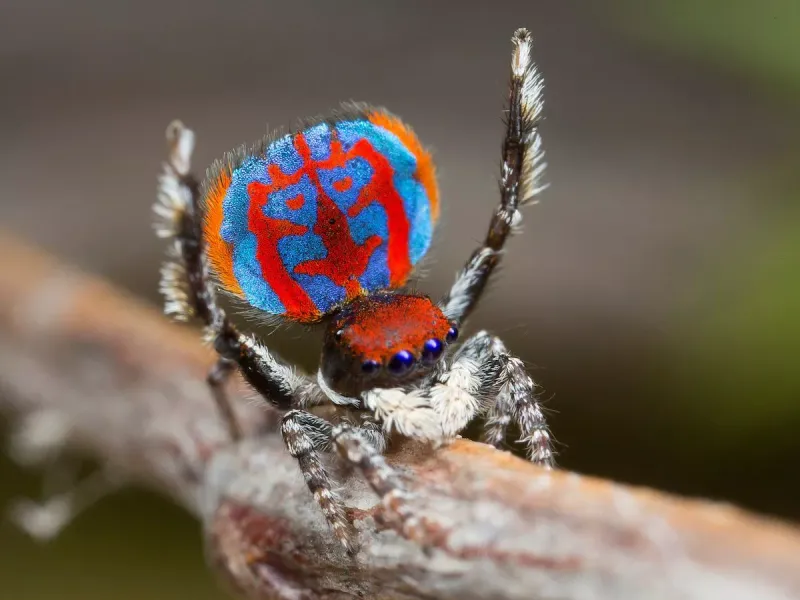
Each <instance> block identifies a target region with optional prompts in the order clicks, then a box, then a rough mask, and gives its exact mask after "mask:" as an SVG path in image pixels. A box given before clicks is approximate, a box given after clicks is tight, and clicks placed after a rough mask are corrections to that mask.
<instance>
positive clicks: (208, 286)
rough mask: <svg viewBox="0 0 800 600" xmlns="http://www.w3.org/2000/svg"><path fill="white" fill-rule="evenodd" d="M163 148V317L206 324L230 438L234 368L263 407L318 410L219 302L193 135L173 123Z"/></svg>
mask: <svg viewBox="0 0 800 600" xmlns="http://www.w3.org/2000/svg"><path fill="white" fill-rule="evenodd" d="M167 144H168V156H167V162H166V164H165V165H164V171H163V173H162V175H161V177H160V178H159V182H158V185H159V187H158V202H157V203H156V204H155V206H154V211H155V213H156V215H157V216H158V217H159V221H158V223H157V228H156V231H157V233H158V235H159V236H160V237H163V238H166V239H169V240H170V241H171V242H172V245H171V246H170V248H169V255H168V260H167V262H166V263H165V265H164V267H163V268H162V271H161V274H162V277H161V292H162V294H163V295H164V297H165V304H164V306H165V312H166V313H167V314H169V315H171V316H172V317H173V318H175V319H176V320H181V321H188V320H190V319H192V318H198V319H199V320H201V321H202V322H203V323H204V325H205V328H206V339H207V340H208V341H209V342H211V343H212V344H213V347H214V349H215V350H216V351H217V353H218V354H219V356H220V359H219V361H218V362H217V363H216V365H214V366H213V367H212V369H211V371H210V372H209V375H208V383H209V385H210V386H211V389H212V392H213V395H214V399H215V401H216V402H217V405H218V406H219V409H220V413H221V415H222V417H223V418H224V420H225V421H226V423H227V425H228V429H229V431H230V434H231V437H232V438H233V439H237V438H238V437H240V436H241V431H242V428H241V425H240V424H239V423H238V422H237V419H236V412H235V410H234V408H233V407H232V406H231V403H230V400H229V398H228V396H227V394H226V392H225V387H224V386H225V383H226V380H227V379H228V377H229V375H230V374H231V373H232V372H233V370H234V369H233V368H232V367H233V366H234V365H235V366H238V368H239V369H240V371H241V373H242V375H243V376H244V378H245V379H246V380H247V381H248V382H249V383H250V385H252V386H253V388H255V390H256V391H257V392H259V394H260V395H261V396H262V397H263V398H264V399H265V400H266V401H268V402H270V403H271V404H273V405H274V406H276V407H277V408H279V409H281V410H289V409H291V408H302V407H306V406H309V405H313V404H316V403H318V402H319V401H320V400H321V398H322V392H321V391H320V390H319V388H318V387H317V385H316V383H314V382H313V381H311V380H310V379H308V378H306V377H304V376H302V375H299V374H297V373H296V371H295V369H294V368H292V367H290V366H289V365H287V364H285V363H284V362H283V361H281V360H280V359H279V358H278V357H276V356H275V355H274V354H272V353H271V352H270V351H269V350H268V349H267V348H266V347H265V346H264V345H263V344H260V343H259V342H257V341H256V340H255V338H253V337H252V336H249V335H245V334H243V333H240V332H239V331H238V330H237V329H236V328H235V327H234V325H233V324H232V323H231V322H230V321H229V320H228V317H227V315H226V314H225V311H224V309H223V308H222V307H221V306H220V304H219V303H218V301H217V293H216V286H215V283H214V279H213V276H212V273H211V269H210V266H209V264H208V260H207V258H206V255H205V252H204V242H203V234H202V213H201V207H200V192H199V185H198V183H197V179H196V178H195V177H194V175H192V173H191V155H192V150H193V148H194V134H193V133H192V131H191V130H190V129H187V128H186V127H184V125H183V124H182V123H180V122H178V121H175V122H173V123H171V124H170V126H169V127H168V128H167Z"/></svg>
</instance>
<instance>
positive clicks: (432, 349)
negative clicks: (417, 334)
mask: <svg viewBox="0 0 800 600" xmlns="http://www.w3.org/2000/svg"><path fill="white" fill-rule="evenodd" d="M443 350H444V344H443V343H442V340H440V339H437V338H431V339H429V340H428V341H427V342H425V346H423V348H422V361H423V362H426V363H428V364H431V363H434V362H436V360H437V359H438V358H439V357H440V356H441V355H442V351H443Z"/></svg>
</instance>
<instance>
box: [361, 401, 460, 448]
mask: <svg viewBox="0 0 800 600" xmlns="http://www.w3.org/2000/svg"><path fill="white" fill-rule="evenodd" d="M363 399H364V405H365V406H366V408H367V409H369V410H371V411H372V412H373V413H374V414H375V418H377V419H378V420H379V421H381V422H382V423H383V428H384V430H385V431H387V432H391V431H397V432H399V433H400V434H401V435H404V436H406V437H412V438H422V439H426V440H431V441H433V442H436V443H439V442H441V441H442V440H443V438H444V437H445V436H444V433H443V431H442V424H441V421H440V417H439V415H438V413H437V412H436V411H435V410H434V408H433V407H432V406H431V404H430V402H429V401H428V399H427V398H425V397H424V396H423V395H422V394H421V392H420V391H419V390H411V391H408V392H407V391H405V390H403V389H401V388H391V389H374V390H369V391H367V392H365V393H364V394H363Z"/></svg>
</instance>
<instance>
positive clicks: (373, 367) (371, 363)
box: [361, 359, 381, 375]
mask: <svg viewBox="0 0 800 600" xmlns="http://www.w3.org/2000/svg"><path fill="white" fill-rule="evenodd" d="M380 368H381V363H379V362H378V361H377V360H372V359H370V360H365V361H364V362H363V363H361V370H362V371H363V372H364V374H366V375H372V374H373V373H377V372H378V369H380Z"/></svg>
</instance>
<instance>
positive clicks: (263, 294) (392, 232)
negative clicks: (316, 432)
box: [204, 105, 439, 323]
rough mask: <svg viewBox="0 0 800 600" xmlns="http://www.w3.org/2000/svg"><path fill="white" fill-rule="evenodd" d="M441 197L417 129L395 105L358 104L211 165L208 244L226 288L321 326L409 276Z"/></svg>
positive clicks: (206, 206)
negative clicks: (341, 309) (396, 114)
mask: <svg viewBox="0 0 800 600" xmlns="http://www.w3.org/2000/svg"><path fill="white" fill-rule="evenodd" d="M438 202H439V198H438V190H437V186H436V179H435V172H434V165H433V162H432V159H431V156H430V154H429V153H428V152H427V151H426V150H425V149H424V148H423V147H422V145H421V144H420V142H419V140H418V139H417V137H416V135H415V134H414V132H413V131H412V130H411V129H410V128H409V127H408V126H406V125H405V124H404V123H402V122H401V121H400V120H399V119H398V118H397V117H394V116H393V115H391V114H389V113H388V112H386V111H384V110H380V109H374V108H371V107H366V106H363V105H358V106H355V105H351V106H349V107H346V108H345V111H344V112H342V113H339V114H337V115H335V116H334V117H332V118H329V119H325V120H318V121H316V122H314V123H309V124H308V125H306V126H304V127H303V128H302V129H300V130H299V131H295V132H293V133H290V134H287V135H284V136H282V137H278V138H277V139H273V140H271V141H270V140H264V141H263V142H262V143H261V144H259V145H257V146H256V147H254V148H252V149H250V150H245V149H240V150H238V151H234V152H232V153H229V154H228V155H226V157H225V158H224V159H223V160H222V161H218V162H217V163H216V164H215V165H214V166H213V167H212V168H211V169H210V171H209V175H208V177H207V181H206V184H205V189H204V235H205V241H206V249H207V250H206V251H207V252H208V256H209V259H210V262H211V264H212V266H213V268H214V270H215V271H216V274H217V277H218V279H219V282H220V284H221V285H222V287H223V288H224V289H225V290H226V291H228V292H229V293H232V294H234V295H235V296H238V297H239V298H241V299H243V300H245V301H246V302H247V303H248V304H250V305H251V306H253V307H255V308H257V309H260V310H262V311H265V312H267V313H270V314H274V315H280V316H283V317H286V318H288V319H292V320H295V321H300V322H307V323H310V322H314V321H318V320H320V319H321V318H323V317H324V316H326V315H328V314H330V313H331V312H332V311H334V310H335V309H336V308H337V307H339V306H341V305H342V304H343V303H344V302H347V301H349V300H352V299H354V298H356V297H359V296H362V295H368V294H372V293H374V292H377V291H380V290H385V289H392V288H398V287H400V286H402V285H403V284H405V283H406V281H407V279H408V277H409V275H410V273H411V271H412V269H413V267H414V265H415V264H416V263H417V262H419V260H420V259H421V258H422V257H423V256H424V255H425V253H426V252H427V250H428V248H429V246H430V243H431V238H432V236H433V229H434V226H435V223H436V220H437V218H438V213H439V204H438Z"/></svg>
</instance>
